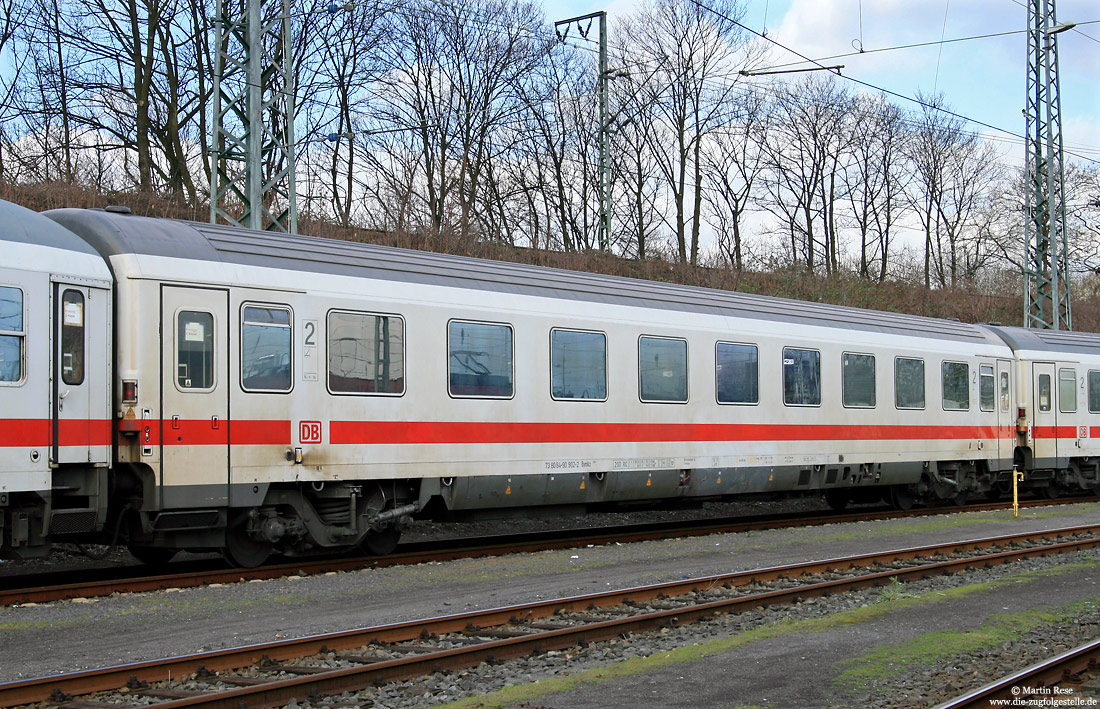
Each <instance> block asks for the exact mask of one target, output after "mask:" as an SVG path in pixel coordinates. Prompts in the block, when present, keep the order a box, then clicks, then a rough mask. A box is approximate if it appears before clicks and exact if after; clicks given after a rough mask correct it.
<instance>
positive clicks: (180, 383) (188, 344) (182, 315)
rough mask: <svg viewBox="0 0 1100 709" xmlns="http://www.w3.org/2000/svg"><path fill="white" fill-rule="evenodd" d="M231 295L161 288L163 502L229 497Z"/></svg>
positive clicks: (217, 501)
mask: <svg viewBox="0 0 1100 709" xmlns="http://www.w3.org/2000/svg"><path fill="white" fill-rule="evenodd" d="M228 321H229V293H228V291H226V290H223V289H210V288H189V287H180V286H168V285H165V286H161V327H160V331H161V409H160V410H161V416H160V428H161V437H160V441H161V450H160V454H161V486H160V488H161V504H162V506H163V507H165V508H172V507H197V506H207V505H216V506H221V505H224V504H226V502H227V501H228V499H229V365H228V352H229V347H228V342H229V339H228V332H229V329H228Z"/></svg>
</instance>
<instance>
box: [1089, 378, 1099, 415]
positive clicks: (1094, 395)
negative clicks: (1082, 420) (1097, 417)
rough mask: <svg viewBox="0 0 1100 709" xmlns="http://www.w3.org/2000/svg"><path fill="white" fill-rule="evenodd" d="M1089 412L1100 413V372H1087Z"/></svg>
mask: <svg viewBox="0 0 1100 709" xmlns="http://www.w3.org/2000/svg"><path fill="white" fill-rule="evenodd" d="M1089 413H1092V414H1100V372H1098V371H1096V370H1092V371H1090V372H1089Z"/></svg>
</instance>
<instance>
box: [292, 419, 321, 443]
mask: <svg viewBox="0 0 1100 709" xmlns="http://www.w3.org/2000/svg"><path fill="white" fill-rule="evenodd" d="M298 440H299V441H301V442H302V443H320V442H321V422H320V421H301V422H299V424H298Z"/></svg>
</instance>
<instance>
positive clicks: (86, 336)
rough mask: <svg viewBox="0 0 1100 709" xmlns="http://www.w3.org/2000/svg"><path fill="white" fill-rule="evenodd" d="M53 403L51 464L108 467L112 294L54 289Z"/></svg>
mask: <svg viewBox="0 0 1100 709" xmlns="http://www.w3.org/2000/svg"><path fill="white" fill-rule="evenodd" d="M53 294H54V297H53V302H54V333H53V343H54V344H53V377H52V379H53V382H52V385H51V388H52V392H51V400H52V402H53V406H52V407H53V421H52V427H53V431H52V435H51V436H50V441H51V443H50V460H51V461H52V462H53V463H55V464H66V463H92V464H96V463H99V464H106V463H108V462H109V459H110V444H111V408H110V405H111V402H110V398H109V397H108V394H107V391H108V386H109V383H110V379H111V372H110V366H111V358H110V356H109V348H110V333H111V322H110V319H109V318H110V309H109V308H108V303H109V301H110V291H108V290H106V289H102V288H94V287H92V286H89V285H76V284H71V283H63V282H55V283H54V284H53Z"/></svg>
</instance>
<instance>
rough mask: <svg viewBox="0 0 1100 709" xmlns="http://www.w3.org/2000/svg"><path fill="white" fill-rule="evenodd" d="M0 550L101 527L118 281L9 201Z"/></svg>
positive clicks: (54, 228)
mask: <svg viewBox="0 0 1100 709" xmlns="http://www.w3.org/2000/svg"><path fill="white" fill-rule="evenodd" d="M0 254H2V256H0V529H2V530H3V536H2V539H3V542H2V544H0V549H2V550H3V551H5V552H6V551H9V550H10V551H11V552H12V553H21V551H23V550H26V551H31V550H36V549H40V548H42V547H43V546H44V545H45V544H47V543H48V539H49V538H50V537H51V536H53V535H64V534H82V533H91V532H95V531H98V530H100V529H102V528H103V524H104V521H105V515H106V500H107V483H108V466H109V464H110V462H111V445H110V444H111V406H110V396H109V391H110V384H111V316H112V309H111V274H110V272H109V271H108V270H107V266H106V264H105V263H104V262H103V259H102V258H101V257H100V256H99V255H98V254H97V253H96V252H95V251H94V250H93V249H92V248H91V247H90V246H89V245H88V244H87V243H85V242H84V241H82V240H80V239H79V238H77V237H76V235H74V234H73V233H72V232H70V231H68V230H66V229H64V228H62V227H60V226H58V225H56V224H54V223H53V222H51V221H49V220H48V219H45V218H43V217H42V216H40V215H38V214H36V213H34V212H32V211H30V210H28V209H24V208H22V207H19V206H16V205H14V204H11V203H9V202H3V201H0Z"/></svg>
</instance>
